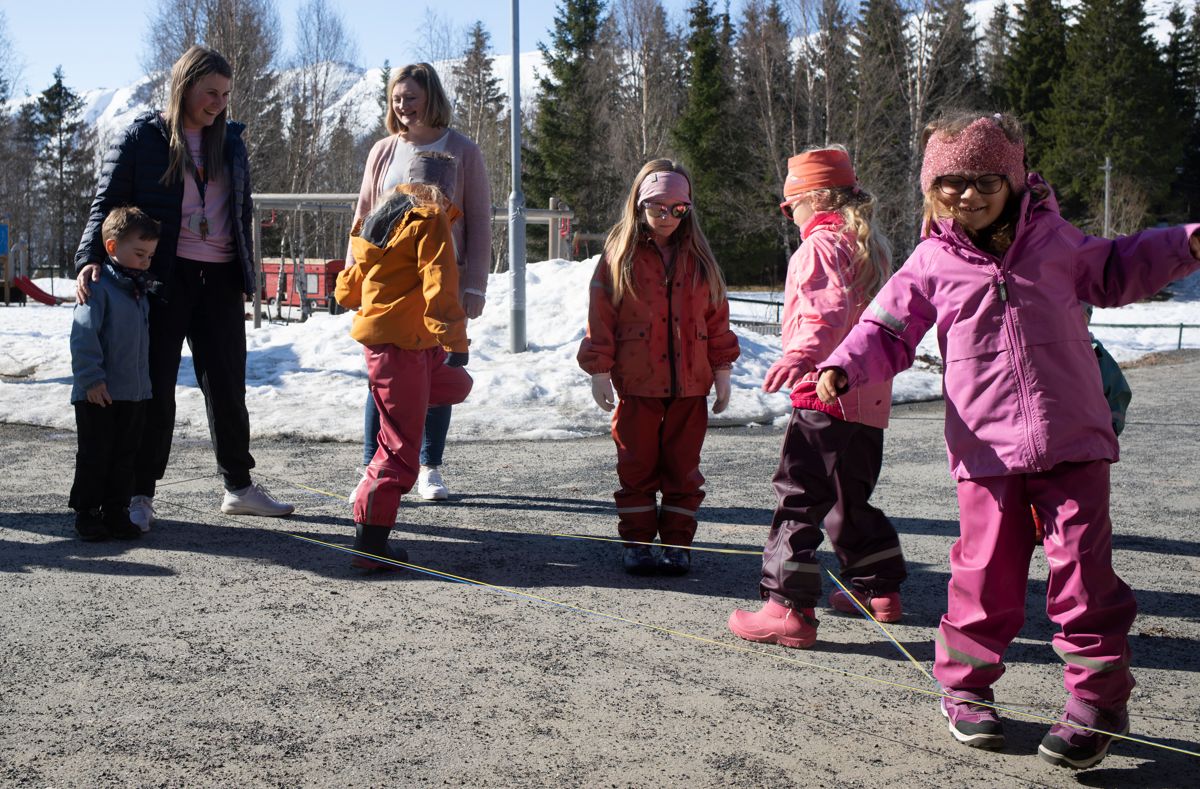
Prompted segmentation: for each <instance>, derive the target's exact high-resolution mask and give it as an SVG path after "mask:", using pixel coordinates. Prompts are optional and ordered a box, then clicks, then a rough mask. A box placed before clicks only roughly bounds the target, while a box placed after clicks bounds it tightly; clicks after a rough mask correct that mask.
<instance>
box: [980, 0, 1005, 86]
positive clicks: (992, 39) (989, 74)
mask: <svg viewBox="0 0 1200 789" xmlns="http://www.w3.org/2000/svg"><path fill="white" fill-rule="evenodd" d="M1012 38H1013V33H1012V18H1011V17H1009V15H1008V4H1007V3H1006V2H1004V1H1003V0H1001V2H1000V3H998V4H997V5H996V10H995V11H993V12H992V18H991V19H989V20H988V24H987V31H986V32H985V33H984V34H983V41H981V42H980V46H979V60H980V64H979V65H980V68H981V69H982V72H983V95H984V98H985V100H986V101H987V103H988V106H990V107H994V108H996V109H997V110H1003V109H1008V108H1009V106H1010V105H1009V101H1008V93H1007V87H1008V74H1007V71H1008V59H1009V55H1008V51H1009V49H1010V48H1011V47H1012Z"/></svg>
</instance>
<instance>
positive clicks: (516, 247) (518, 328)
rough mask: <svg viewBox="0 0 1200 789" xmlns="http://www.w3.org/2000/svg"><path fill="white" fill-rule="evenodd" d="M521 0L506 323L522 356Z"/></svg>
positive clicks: (515, 3)
mask: <svg viewBox="0 0 1200 789" xmlns="http://www.w3.org/2000/svg"><path fill="white" fill-rule="evenodd" d="M520 10H521V3H520V0H512V90H511V91H509V96H508V101H509V119H510V121H511V123H512V130H511V133H510V134H509V137H510V138H511V139H512V192H510V193H509V195H508V265H509V271H508V274H509V280H510V281H511V284H512V312H511V317H510V321H509V338H510V349H511V350H512V352H513V353H523V352H524V351H525V350H526V349H527V347H528V344H527V342H526V339H525V194H524V193H523V192H522V191H521V32H520V31H521V27H520Z"/></svg>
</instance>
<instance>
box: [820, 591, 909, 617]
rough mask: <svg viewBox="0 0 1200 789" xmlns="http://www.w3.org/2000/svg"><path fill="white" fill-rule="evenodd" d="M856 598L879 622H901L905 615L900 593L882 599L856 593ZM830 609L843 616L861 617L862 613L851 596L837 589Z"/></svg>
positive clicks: (881, 597)
mask: <svg viewBox="0 0 1200 789" xmlns="http://www.w3.org/2000/svg"><path fill="white" fill-rule="evenodd" d="M854 597H855V599H856V600H858V602H859V603H861V604H862V605H863V607H864V608H866V609H867V610H868V611H870V612H871V616H873V617H875V620H876V621H877V622H884V623H890V622H899V621H900V617H901V616H902V615H903V613H904V612H903V610H902V609H901V607H900V593H899V592H889V593H888V594H885V595H882V596H880V597H870V598H868V597H867V596H866V595H865V594H863V593H862V592H858V591H855V592H854ZM829 607H830V608H832V609H833V610H834V611H841V612H842V613H843V614H856V615H859V616H861V615H862V612H861V611H859V610H858V606H856V605H855V604H854V601H853V600H851V599H850V596H849V595H847V594H846V593H845V592H843V591H842V590H841V589H837V590H835V591H834V593H833V594H831V595H829Z"/></svg>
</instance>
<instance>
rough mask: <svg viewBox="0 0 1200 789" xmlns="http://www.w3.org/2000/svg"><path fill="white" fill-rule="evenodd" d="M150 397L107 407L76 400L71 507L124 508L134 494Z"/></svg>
mask: <svg viewBox="0 0 1200 789" xmlns="http://www.w3.org/2000/svg"><path fill="white" fill-rule="evenodd" d="M149 402H150V401H149V400H116V401H114V402H112V403H110V404H109V405H106V406H104V407H101V406H98V405H94V404H92V403H89V402H88V401H86V400H82V401H80V402H77V403H74V406H75V427H76V430H77V432H78V436H79V449H78V451H76V452H75V484H73V485H72V486H71V501H70V503H71V509H73V510H75V511H76V512H80V511H82V510H92V509H96V508H102V509H104V510H105V511H109V510H121V509H124V508H126V507H128V506H129V498H130V497H131V496H132V495H133V465H134V458H135V457H136V456H137V452H138V445H139V444H140V443H141V437H142V426H143V424H144V422H145V416H146V406H147V404H148V403H149Z"/></svg>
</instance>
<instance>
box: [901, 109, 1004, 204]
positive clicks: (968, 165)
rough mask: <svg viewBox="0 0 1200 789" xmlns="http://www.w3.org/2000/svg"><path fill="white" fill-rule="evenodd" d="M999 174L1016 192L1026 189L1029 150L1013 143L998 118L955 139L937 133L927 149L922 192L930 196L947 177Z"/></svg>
mask: <svg viewBox="0 0 1200 789" xmlns="http://www.w3.org/2000/svg"><path fill="white" fill-rule="evenodd" d="M956 173H999V174H1000V175H1003V176H1004V177H1005V178H1007V179H1008V185H1009V186H1010V187H1011V188H1012V190H1013V191H1014V192H1016V191H1020V190H1021V189H1023V188H1024V186H1025V148H1024V146H1023V145H1021V143H1019V142H1012V141H1011V140H1009V139H1008V137H1007V136H1006V135H1005V134H1004V130H1003V129H1001V128H1000V125H999V124H998V123H996V121H995V119H994V118H990V117H986V118H980V119H979V120H977V121H975V122H974V123H972V124H971V125H970V126H968V127H967V128H965V129H963V130H962V131H961V132H959V133H958V134H956V135H954V136H953V137H951V136H949V135H946V134H942V133H941V132H934V133H933V135H932V136H931V137H930V138H929V142H928V143H926V145H925V162H924V164H922V165H921V191H922V192H928V191H929V190H930V189H932V188H933V182H934V181H936V180H937V179H938V178H941V177H942V176H943V175H952V174H956Z"/></svg>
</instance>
